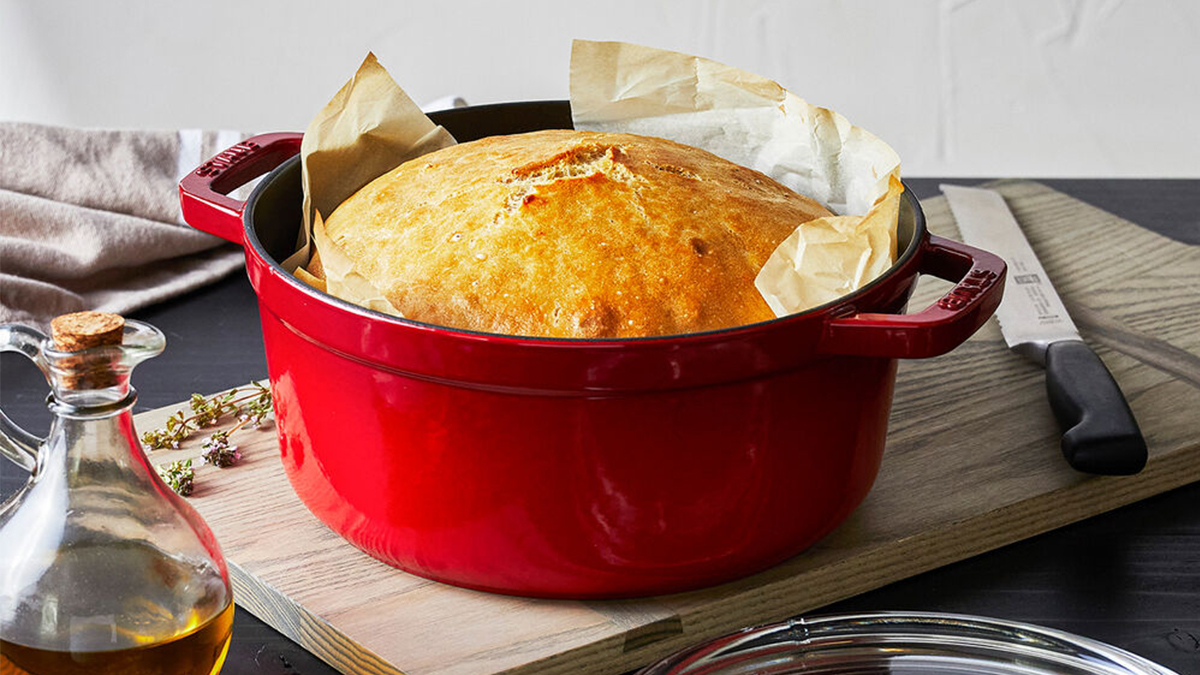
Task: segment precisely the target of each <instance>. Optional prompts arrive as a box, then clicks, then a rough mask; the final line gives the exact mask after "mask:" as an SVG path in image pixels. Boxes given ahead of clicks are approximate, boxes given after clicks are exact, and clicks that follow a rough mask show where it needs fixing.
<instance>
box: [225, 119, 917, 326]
mask: <svg viewBox="0 0 1200 675" xmlns="http://www.w3.org/2000/svg"><path fill="white" fill-rule="evenodd" d="M504 105H507V104H503V103H498V104H491V105H488V106H475V108H476V109H479V108H491V107H498V106H504ZM459 110H466V108H461V109H459ZM431 117H432V118H434V120H435V121H437V113H433V114H431ZM299 162H300V155H296V156H294V157H291V158H289V159H287V160H286V161H284V162H283V163H282V164H280V165H279V166H278V167H276V168H275V169H273V170H272V171H271V172H270V173H268V174H267V175H266V176H265V177H264V178H263V179H262V180H261V181H260V182H259V183H258V185H256V186H255V187H254V189H253V191H252V192H251V194H250V197H249V198H248V199H247V200H246V207H245V210H244V211H243V213H242V227H243V237H244V239H243V241H244V243H245V245H246V250H247V251H253V252H254V255H255V256H256V257H258V258H259V259H261V260H262V261H263V262H265V263H266V264H267V265H268V267H269V268H270V270H271V272H272V273H274V274H275V275H276V276H279V277H282V278H284V280H285V282H286V283H287V284H289V285H290V286H292V288H293V289H298V290H299V291H301V292H302V293H304V294H305V295H307V296H308V297H310V298H312V299H314V300H317V301H320V302H323V303H325V304H328V305H332V306H333V307H335V308H338V309H341V310H343V311H345V312H348V313H351V314H355V315H357V316H359V317H361V318H362V319H365V320H369V321H374V322H380V321H382V322H384V323H388V324H392V325H395V326H403V327H408V328H413V329H417V330H422V331H434V332H437V333H443V334H453V335H458V336H461V337H465V338H477V339H487V340H489V341H511V342H519V343H522V344H531V343H532V344H544V345H570V344H584V345H588V346H594V347H603V346H605V345H613V346H621V345H630V344H637V343H653V342H664V341H669V342H672V343H676V342H680V341H687V342H707V341H713V340H720V339H723V338H726V337H733V336H740V335H743V334H746V333H756V332H761V331H767V330H770V329H772V328H774V327H776V326H779V325H786V324H791V323H794V322H797V321H803V320H806V319H809V318H812V317H814V316H817V315H821V314H825V313H827V312H829V310H832V309H834V308H837V307H839V306H854V305H855V302H856V301H857V300H859V299H860V298H862V297H864V296H866V295H868V294H870V293H871V292H872V291H874V290H875V289H877V288H878V287H879V286H880V285H882V284H885V283H887V282H888V280H889V279H890V278H891V277H892V276H893V275H894V274H896V273H897V272H898V271H899V270H901V269H903V268H904V267H905V266H906V265H907V264H908V263H910V262H911V261H912V260H913V258H914V257H916V255H917V253H918V252H919V251H920V250H921V248H922V247H923V245H924V242H925V241H926V239H927V237H926V235H927V226H926V221H925V212H924V210H923V209H922V208H921V203H920V201H919V200H918V199H917V198H916V195H914V194H913V192H912V190H911V189H909V187H908V185H907V184H904V193H903V194H902V196H901V198H902V200H903V202H904V203H907V204H908V206H909V207H910V209H911V211H912V218H913V233H912V237H911V238H910V239H909V241H908V246H907V247H906V248H905V249H904V251H903V252H901V253H900V255H898V256H897V257H896V260H895V262H894V263H892V265H891V266H890V267H888V269H887V270H886V271H885V272H884V273H883V274H880V275H879V276H878V277H876V278H875V279H873V280H871V281H870V282H869V283H867V284H866V285H864V286H862V287H861V288H858V289H856V290H855V291H853V292H851V293H848V294H846V295H843V296H841V297H838V298H835V299H834V300H831V301H829V302H827V303H824V304H822V305H818V306H816V307H810V308H809V309H806V310H804V311H802V312H796V313H793V314H788V315H786V316H781V317H775V318H773V319H768V320H766V321H759V322H757V323H750V324H742V325H739V326H730V327H727V328H718V329H714V330H708V331H701V332H697V333H673V334H670V335H652V336H642V337H624V338H563V337H545V336H535V335H508V334H504V333H489V332H485V331H476V330H470V329H466V328H457V327H454V326H443V325H440V324H434V323H427V322H423V321H417V320H415V319H409V318H404V317H398V316H392V315H390V314H385V313H383V312H379V311H376V310H373V309H368V308H366V307H363V306H361V305H356V304H354V303H352V302H348V301H346V300H343V299H341V298H338V297H336V296H334V295H331V294H329V293H326V292H324V291H321V290H318V289H316V288H313V287H312V286H309V285H308V284H306V283H304V282H303V281H301V280H300V279H299V278H297V277H296V275H295V274H292V273H290V272H288V271H287V270H285V269H284V268H283V265H282V264H281V263H280V262H279V261H278V260H276V259H275V258H274V257H273V256H272V255H271V254H270V253H268V252H267V250H266V248H265V247H264V246H263V245H262V242H261V241H259V238H258V233H257V232H256V231H255V228H254V225H253V222H254V219H253V214H254V212H255V207H256V206H257V204H258V201H259V199H260V198H261V197H262V195H263V194H264V192H265V190H266V189H267V188H268V187H269V186H270V185H271V183H272V182H273V181H275V180H279V177H280V175H281V174H284V173H287V172H289V171H294V170H296V169H295V168H294V167H295V165H297V164H299ZM902 184H903V181H902ZM901 211H903V204H902V205H901Z"/></svg>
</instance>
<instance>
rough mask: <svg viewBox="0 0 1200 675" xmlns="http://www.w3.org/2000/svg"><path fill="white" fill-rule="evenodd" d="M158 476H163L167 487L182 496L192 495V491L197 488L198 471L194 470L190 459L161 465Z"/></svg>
mask: <svg viewBox="0 0 1200 675" xmlns="http://www.w3.org/2000/svg"><path fill="white" fill-rule="evenodd" d="M158 475H159V476H162V479H163V480H164V481H165V482H166V483H167V485H168V486H170V488H171V489H172V490H174V491H175V492H176V493H177V494H179V495H180V496H183V497H186V496H188V495H190V494H192V490H193V489H194V488H195V480H196V471H195V470H194V469H193V468H192V460H190V459H185V460H182V461H175V462H171V463H170V464H159V465H158Z"/></svg>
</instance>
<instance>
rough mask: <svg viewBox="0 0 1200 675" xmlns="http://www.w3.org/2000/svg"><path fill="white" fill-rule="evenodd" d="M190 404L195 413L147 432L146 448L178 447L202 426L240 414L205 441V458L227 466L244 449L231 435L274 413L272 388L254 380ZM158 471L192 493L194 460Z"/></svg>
mask: <svg viewBox="0 0 1200 675" xmlns="http://www.w3.org/2000/svg"><path fill="white" fill-rule="evenodd" d="M188 405H189V407H191V410H192V414H191V415H186V414H185V413H184V411H182V410H178V411H176V412H175V414H173V415H171V416H170V417H168V418H167V421H166V424H165V425H164V427H163V428H161V429H155V430H153V431H147V432H145V433H143V434H142V444H143V447H145V449H146V450H147V451H149V450H166V449H171V448H178V447H179V444H180V443H182V442H183V441H184V440H186V439H187V438H188V437H190V436H191V435H192V434H194V433H196V432H198V431H199V430H200V429H201V428H203V427H211V426H215V425H217V424H219V423H220V422H222V421H224V420H225V419H227V418H229V417H236V418H237V423H236V424H234V425H233V426H232V427H230V428H228V429H222V430H219V431H214V432H213V433H212V434H210V435H209V437H208V438H207V439H205V440H204V442H203V443H202V444H201V448H202V449H203V452H202V453H201V457H203V458H204V461H205V462H207V463H209V464H212V465H213V466H215V467H217V468H220V469H224V468H227V467H230V466H233V465H235V464H237V463H238V462H239V461H241V459H242V452H241V450H239V449H238V446H236V445H232V444H230V442H229V436H230V435H231V434H233V433H234V432H236V431H238V430H239V429H242V428H244V427H246V426H250V425H254V426H261V425H262V424H263V423H264V422H265V421H266V418H267V415H270V414H271V390H270V389H269V388H268V387H265V386H263V385H262V384H259V383H258V382H251V383H250V385H249V386H246V387H239V388H237V389H233V390H231V391H227V392H225V393H223V394H217V395H215V396H211V397H205V396H201V395H200V394H192V398H191V399H190V400H189V401H188ZM158 473H159V475H160V476H162V478H163V480H164V481H166V483H167V484H168V485H170V486H171V489H172V490H174V491H175V492H177V493H179V494H181V495H183V496H185V497H186V496H187V495H190V494H191V493H192V490H193V488H194V481H195V470H194V469H193V468H192V460H190V459H188V460H183V461H176V462H171V463H169V464H160V465H159V467H158Z"/></svg>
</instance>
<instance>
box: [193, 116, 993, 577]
mask: <svg viewBox="0 0 1200 675" xmlns="http://www.w3.org/2000/svg"><path fill="white" fill-rule="evenodd" d="M431 117H433V119H434V121H436V122H437V123H439V124H442V125H443V126H445V127H446V128H447V129H448V130H449V131H450V132H451V133H452V134H453V135H454V136H455V138H457V139H459V140H460V141H467V140H472V139H475V138H480V137H482V136H488V135H493V134H500V133H520V132H525V131H531V130H535V129H543V128H569V127H570V126H571V121H570V110H569V108H568V106H567V104H566V103H565V102H535V103H513V104H500V105H492V106H479V107H474V108H461V109H457V110H451V111H445V112H441V113H435V114H433V115H431ZM299 146H300V135H299V134H291V133H275V134H264V135H261V136H256V137H254V138H251V139H249V140H246V141H243V142H242V143H239V144H237V145H236V146H234V147H232V148H230V149H229V150H226V151H224V152H222V153H221V154H220V155H218V156H216V157H215V158H213V159H212V160H210V161H209V162H207V163H205V164H204V165H203V166H201V167H200V168H198V169H197V170H196V171H195V172H193V173H192V174H191V175H189V176H187V177H186V178H184V180H183V181H182V182H181V183H180V192H181V200H182V205H183V213H184V217H185V219H186V220H187V222H188V223H190V224H191V225H193V226H195V227H197V228H199V229H201V230H204V231H206V232H211V233H213V234H216V235H218V236H221V237H224V238H225V239H228V240H230V241H234V242H238V243H240V244H242V245H243V246H244V247H245V251H246V268H247V273H248V274H249V276H250V281H251V284H252V285H253V287H254V289H255V292H256V293H257V295H258V299H259V307H260V313H261V317H262V325H263V337H264V342H265V345H266V353H267V364H268V370H269V373H270V379H271V388H272V391H273V392H274V396H275V414H276V423H277V426H278V431H279V443H280V449H281V453H282V459H283V465H284V467H285V469H286V472H287V475H288V477H289V479H290V480H291V482H292V485H293V487H294V488H295V490H296V493H297V494H298V495H299V496H300V498H301V499H302V500H303V501H304V503H305V504H306V505H307V506H308V508H309V509H310V510H311V511H312V512H313V513H314V514H315V515H316V516H317V517H318V518H320V519H321V520H322V521H324V522H325V523H326V524H327V525H328V526H329V527H331V528H333V529H334V530H335V531H337V532H338V533H340V534H341V535H342V536H344V537H345V538H346V539H348V540H350V541H351V542H353V543H354V544H355V545H356V546H358V547H359V548H361V549H363V550H364V551H366V552H367V553H369V554H371V555H373V556H375V557H377V558H379V559H381V560H383V561H385V562H388V563H390V564H392V565H395V566H397V567H399V568H401V569H404V570H406V571H409V572H412V573H414V574H419V575H421V576H425V577H429V578H432V579H437V580H440V581H445V582H449V583H452V584H457V585H460V586H466V587H470V588H476V589H483V590H488V591H497V592H501V593H513V594H521V595H534V596H547V597H573V598H586V597H595V598H599V597H622V596H638V595H649V594H659V593H669V592H675V591H683V590H687V589H694V588H698V587H702V586H706V585H710V584H715V583H718V582H722V581H726V580H730V579H733V578H736V577H739V576H742V575H745V574H749V573H751V572H755V571H757V570H761V569H764V568H766V567H769V566H771V565H774V564H776V563H778V562H780V561H782V560H784V559H786V558H788V557H790V556H793V555H795V554H797V553H798V552H800V551H802V550H804V549H805V548H806V547H808V546H809V545H811V544H812V543H813V542H815V541H817V540H818V539H820V538H821V537H822V536H824V535H826V534H827V533H828V532H829V531H831V530H832V529H833V528H834V527H836V526H837V525H838V524H839V523H840V522H841V521H842V520H844V519H845V518H846V516H848V515H849V514H850V512H851V511H852V510H853V509H854V508H855V507H856V506H857V505H858V504H859V502H861V501H862V499H863V497H864V496H865V495H866V494H867V491H868V490H869V489H870V487H871V484H872V482H873V481H874V478H875V474H876V472H877V470H878V468H879V463H880V457H881V455H882V453H883V447H884V437H885V434H886V430H887V421H888V412H889V409H890V407H891V400H892V389H893V385H894V383H895V375H896V359H899V358H922V357H928V356H935V355H937V354H942V353H944V352H947V351H949V350H950V349H953V348H954V347H955V346H957V345H958V344H960V343H962V342H963V341H964V340H966V339H967V338H968V337H969V336H970V335H971V334H972V333H974V332H975V330H976V329H978V328H979V327H980V326H981V325H982V324H983V322H984V321H986V320H987V318H988V317H989V316H990V315H991V314H992V312H993V310H994V309H995V308H996V306H997V305H998V304H999V302H1000V295H1001V292H1002V289H1003V281H1004V274H1005V267H1004V263H1003V262H1002V261H1001V260H1000V259H999V258H998V257H996V256H995V255H992V254H990V253H987V252H984V251H981V250H978V249H975V248H972V247H969V246H965V245H963V244H960V243H957V242H953V241H949V240H946V239H942V238H940V237H936V236H932V235H930V234H929V233H928V232H927V231H926V228H925V221H924V216H923V214H922V212H921V207H920V205H919V204H918V202H917V200H916V199H915V198H913V197H912V195H911V193H906V194H905V198H904V201H903V204H902V208H901V215H900V229H899V242H900V243H899V250H900V251H901V254H900V256H899V260H898V262H896V264H895V265H894V266H893V267H892V268H891V269H890V270H889V271H888V272H887V273H886V274H885V275H884V276H882V277H881V278H879V279H877V280H876V281H874V282H873V283H871V284H870V285H868V286H866V287H865V288H863V289H861V290H859V291H857V292H855V293H853V294H851V295H848V296H846V297H844V298H841V299H840V300H838V301H836V302H833V303H830V304H828V305H825V306H822V307H818V308H815V309H812V310H809V311H806V312H803V313H801V314H796V315H793V316H788V317H784V318H780V319H775V320H773V321H766V322H763V323H759V324H754V325H749V326H741V327H738V328H731V329H727V330H719V331H713V332H708V333H698V334H690V335H677V336H670V337H657V338H643V339H621V340H616V339H608V340H569V339H550V338H528V337H514V336H506V335H493V334H483V333H474V332H470V331H464V330H459V329H454V328H446V327H442V326H434V325H429V324H424V323H420V322H417V321H409V320H405V319H398V318H395V317H391V316H387V315H384V314H380V313H376V312H373V311H371V310H367V309H364V308H362V307H358V306H356V305H352V304H349V303H346V302H343V301H341V300H339V299H337V298H334V297H331V296H329V295H326V294H324V293H321V292H319V291H317V290H315V289H313V288H310V287H309V286H307V285H305V284H303V283H301V282H300V281H298V280H297V279H295V278H294V277H293V276H292V275H290V274H288V273H287V272H285V271H284V270H283V268H282V267H280V264H279V261H281V260H283V259H284V258H286V257H287V256H288V255H290V254H291V253H292V250H293V248H294V246H295V242H296V234H297V231H298V228H299V227H300V223H301V217H300V212H301V200H302V195H301V187H300V165H299V158H298V156H296V153H297V152H298V150H299ZM272 169H273V170H272ZM268 170H270V171H271V172H270V175H268V176H267V177H266V178H265V179H264V180H263V181H262V182H261V183H260V184H259V185H258V186H257V187H256V188H255V189H254V191H253V193H252V194H251V196H250V198H249V200H248V201H246V202H244V203H243V202H240V201H237V200H234V199H231V198H230V197H228V196H226V195H227V193H229V192H230V191H231V190H233V189H234V188H235V187H237V186H239V185H241V184H243V183H245V182H247V181H248V180H250V179H252V178H254V177H257V176H258V175H261V174H262V173H264V172H266V171H268ZM919 274H932V275H934V276H936V277H940V278H943V279H947V280H950V281H953V282H955V283H956V285H955V286H954V288H953V289H952V290H951V291H950V292H949V293H947V294H946V295H945V296H944V297H942V298H941V299H940V300H938V301H937V302H936V303H935V304H933V305H932V306H930V307H928V308H926V309H924V310H922V311H921V312H919V313H916V314H904V313H903V312H904V308H905V305H906V303H907V300H908V297H909V294H910V293H911V291H912V288H913V286H914V284H915V282H916V279H917V276H918V275H919ZM947 367H950V364H949V363H947Z"/></svg>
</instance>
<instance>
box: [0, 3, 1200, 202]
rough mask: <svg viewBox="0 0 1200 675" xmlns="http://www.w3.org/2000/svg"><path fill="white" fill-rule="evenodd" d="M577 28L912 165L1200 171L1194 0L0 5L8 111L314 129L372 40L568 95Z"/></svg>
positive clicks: (433, 79) (474, 90) (426, 78)
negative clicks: (712, 71) (762, 81)
mask: <svg viewBox="0 0 1200 675" xmlns="http://www.w3.org/2000/svg"><path fill="white" fill-rule="evenodd" d="M573 37H584V38H590V39H619V40H626V41H630V42H639V43H643V44H649V45H653V46H657V47H663V48H668V49H675V50H679V51H684V52H689V53H694V54H699V55H701V56H706V57H709V58H712V59H716V60H718V61H723V62H725V63H729V64H732V65H736V66H739V67H742V68H745V69H748V70H752V71H755V72H758V73H761V74H763V75H766V76H768V77H772V78H774V79H776V80H778V81H779V82H780V83H782V84H783V85H784V86H786V87H787V88H789V89H791V90H792V91H794V92H796V93H797V94H799V95H800V96H802V97H804V98H806V99H808V100H809V101H810V102H812V103H815V104H818V105H823V106H826V107H831V108H834V109H836V110H838V111H840V112H842V113H843V114H845V115H846V116H848V117H849V118H850V119H851V120H852V121H854V122H855V123H857V124H859V125H861V126H864V127H866V128H867V129H870V130H871V131H873V132H875V133H876V134H878V135H879V136H881V137H883V138H884V139H886V140H887V141H889V142H890V143H891V144H892V145H893V147H895V148H896V149H897V150H898V151H899V152H900V155H901V157H902V158H903V160H904V168H905V173H906V174H907V175H913V176H920V175H927V176H930V175H942V176H983V175H987V176H1118V177H1123V176H1130V177H1133V176H1138V177H1193V178H1194V177H1200V127H1198V125H1200V2H1194V1H1193V0H1143V1H1141V2H1120V1H1118V0H1075V1H1071V0H1058V1H1052V0H1018V1H1008V2H1005V1H1001V0H974V1H972V0H913V1H909V2H895V1H893V2H885V1H883V0H877V1H868V0H852V1H835V0H811V1H806V2H800V1H796V2H783V1H775V2H773V1H770V0H759V1H750V0H740V1H739V0H708V1H706V2H691V1H687V0H658V1H654V2H652V1H647V0H641V1H638V0H591V1H590V2H568V1H566V0H544V1H539V0H522V1H514V2H501V1H497V0H447V1H444V2H430V1H425V2H399V1H396V2H378V1H376V2H372V1H368V0H340V1H337V2H323V3H318V2H298V1H295V0H292V1H288V0H256V1H246V0H204V1H200V2H186V3H185V2H178V3H176V2H166V1H151V0H143V1H137V0H107V1H100V0H96V1H85V0H79V1H77V2H67V1H65V0H28V1H25V0H0V119H3V120H24V121H35V122H43V123H48V124H69V125H78V126H88V127H122V128H137V127H144V128H178V127H204V128H231V129H242V130H246V131H267V130H295V129H303V128H304V126H305V125H306V124H307V122H308V120H309V118H310V117H311V116H312V115H313V114H314V113H315V112H316V111H317V110H318V109H319V108H320V107H321V106H322V105H323V104H324V102H325V101H326V100H327V99H328V98H329V97H330V96H331V95H332V94H333V93H334V92H335V91H336V90H337V89H338V87H340V86H341V84H342V83H343V82H344V81H345V80H346V78H347V77H349V75H350V74H352V73H353V71H354V69H355V68H356V67H357V65H358V63H359V62H360V61H361V60H362V57H363V56H364V55H365V53H366V52H367V50H374V51H375V53H376V54H377V55H378V56H379V58H380V60H381V61H382V62H383V64H384V65H385V66H386V67H388V69H389V70H390V71H391V72H392V74H393V75H394V76H395V77H396V79H397V80H398V81H399V82H400V84H401V86H403V87H404V88H405V89H406V90H407V91H408V92H409V93H410V94H411V95H412V96H413V98H414V99H416V100H417V101H418V102H424V101H429V100H432V99H436V98H439V97H442V96H445V95H448V94H457V95H459V96H462V97H464V98H465V99H467V101H469V102H471V103H485V102H493V101H507V100H518V99H546V98H565V97H566V92H567V61H568V55H569V50H570V42H571V38H573Z"/></svg>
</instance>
